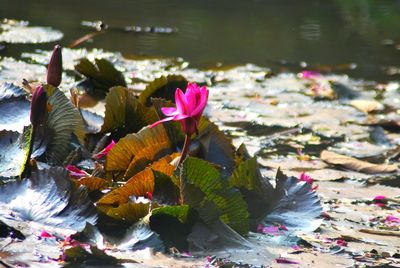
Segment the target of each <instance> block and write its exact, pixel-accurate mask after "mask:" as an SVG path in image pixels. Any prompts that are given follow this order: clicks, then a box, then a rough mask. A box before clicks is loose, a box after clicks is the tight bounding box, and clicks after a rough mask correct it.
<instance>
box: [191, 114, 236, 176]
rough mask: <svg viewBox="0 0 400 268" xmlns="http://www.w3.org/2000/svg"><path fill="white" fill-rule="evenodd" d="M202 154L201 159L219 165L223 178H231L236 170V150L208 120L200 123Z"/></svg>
mask: <svg viewBox="0 0 400 268" xmlns="http://www.w3.org/2000/svg"><path fill="white" fill-rule="evenodd" d="M198 140H199V141H200V145H201V148H202V150H201V152H202V153H201V154H200V155H199V158H202V159H204V160H207V161H209V162H211V163H214V164H216V165H218V166H219V167H220V169H221V174H222V176H223V177H229V176H230V175H231V174H232V172H233V169H234V168H235V148H234V147H233V145H232V141H231V140H230V139H229V138H228V137H227V136H226V135H225V134H224V133H223V132H222V131H221V130H219V129H218V127H217V125H215V124H214V123H212V122H210V121H209V120H208V119H206V118H202V120H201V121H200V123H199V137H198Z"/></svg>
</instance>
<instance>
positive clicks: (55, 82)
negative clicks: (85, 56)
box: [46, 45, 62, 87]
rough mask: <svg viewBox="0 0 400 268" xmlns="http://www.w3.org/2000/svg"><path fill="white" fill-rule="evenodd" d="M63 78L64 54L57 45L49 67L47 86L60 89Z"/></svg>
mask: <svg viewBox="0 0 400 268" xmlns="http://www.w3.org/2000/svg"><path fill="white" fill-rule="evenodd" d="M61 77H62V53H61V46H60V45H56V46H55V47H54V49H53V53H52V54H51V58H50V62H49V66H48V67H47V79H46V81H47V84H49V85H52V86H54V87H58V86H59V85H60V84H61Z"/></svg>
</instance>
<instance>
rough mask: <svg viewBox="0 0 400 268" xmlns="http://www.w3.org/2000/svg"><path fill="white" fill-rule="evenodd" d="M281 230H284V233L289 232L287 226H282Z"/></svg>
mask: <svg viewBox="0 0 400 268" xmlns="http://www.w3.org/2000/svg"><path fill="white" fill-rule="evenodd" d="M279 230H282V231H289V230H288V228H287V227H286V225H280V226H279Z"/></svg>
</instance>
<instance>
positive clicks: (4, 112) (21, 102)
mask: <svg viewBox="0 0 400 268" xmlns="http://www.w3.org/2000/svg"><path fill="white" fill-rule="evenodd" d="M29 111H30V104H29V101H28V100H27V99H26V98H25V92H24V90H23V89H22V88H20V87H17V86H15V85H13V84H11V83H3V84H1V85H0V113H1V117H0V130H10V131H18V132H22V130H23V128H24V126H27V125H29Z"/></svg>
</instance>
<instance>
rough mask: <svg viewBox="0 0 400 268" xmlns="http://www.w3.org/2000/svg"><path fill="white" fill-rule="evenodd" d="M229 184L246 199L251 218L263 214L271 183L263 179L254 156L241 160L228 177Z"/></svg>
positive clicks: (270, 191)
mask: <svg viewBox="0 0 400 268" xmlns="http://www.w3.org/2000/svg"><path fill="white" fill-rule="evenodd" d="M229 184H230V185H231V186H232V187H235V188H237V189H239V190H240V192H241V193H242V195H243V197H244V199H245V200H246V203H247V206H248V209H249V213H250V215H251V218H256V219H258V218H259V217H261V216H263V215H265V212H266V211H267V209H268V205H269V202H270V201H271V199H270V198H271V196H270V195H268V193H272V192H273V187H272V185H271V184H270V183H269V182H268V181H265V180H263V178H262V176H261V172H260V169H259V167H258V163H257V159H256V158H255V157H253V158H251V159H249V160H246V161H243V162H241V163H240V164H239V165H238V166H237V167H236V169H235V170H234V172H233V174H232V176H231V177H230V178H229Z"/></svg>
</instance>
